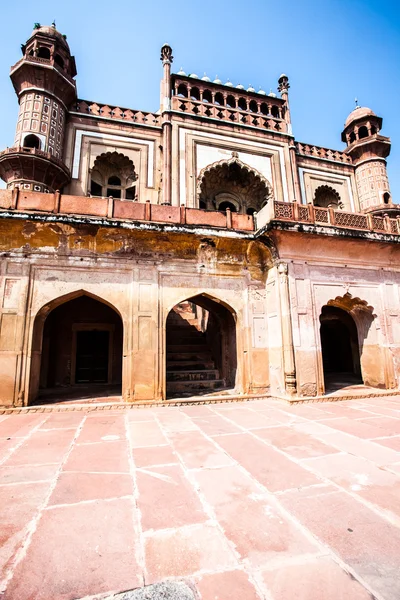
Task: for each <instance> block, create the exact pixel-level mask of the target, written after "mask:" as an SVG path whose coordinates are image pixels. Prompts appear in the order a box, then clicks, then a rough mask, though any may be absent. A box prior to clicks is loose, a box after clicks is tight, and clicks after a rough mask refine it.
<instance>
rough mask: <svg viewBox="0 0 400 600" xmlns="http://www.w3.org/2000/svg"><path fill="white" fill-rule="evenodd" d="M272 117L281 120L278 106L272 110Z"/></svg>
mask: <svg viewBox="0 0 400 600" xmlns="http://www.w3.org/2000/svg"><path fill="white" fill-rule="evenodd" d="M271 115H272V116H273V117H274V119H279V108H278V107H277V106H273V107H272V108H271Z"/></svg>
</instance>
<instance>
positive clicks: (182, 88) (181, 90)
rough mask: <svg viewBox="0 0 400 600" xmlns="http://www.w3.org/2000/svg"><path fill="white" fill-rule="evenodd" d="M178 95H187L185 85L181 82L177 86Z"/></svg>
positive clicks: (184, 96) (183, 96)
mask: <svg viewBox="0 0 400 600" xmlns="http://www.w3.org/2000/svg"><path fill="white" fill-rule="evenodd" d="M178 96H181V97H182V98H187V97H188V90H187V87H186V85H184V84H183V83H181V85H180V86H179V87H178Z"/></svg>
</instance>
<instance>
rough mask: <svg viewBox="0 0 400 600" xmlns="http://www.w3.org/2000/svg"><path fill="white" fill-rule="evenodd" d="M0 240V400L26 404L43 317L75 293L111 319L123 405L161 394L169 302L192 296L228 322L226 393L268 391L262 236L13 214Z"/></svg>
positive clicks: (35, 375) (36, 369) (266, 258)
mask: <svg viewBox="0 0 400 600" xmlns="http://www.w3.org/2000/svg"><path fill="white" fill-rule="evenodd" d="M0 240H1V242H0V252H1V288H0V290H1V291H0V303H1V306H2V320H1V327H0V377H1V380H2V386H1V390H0V402H1V403H2V404H12V403H14V404H23V403H25V404H26V403H28V402H31V401H33V399H34V397H35V396H36V394H37V390H38V386H39V377H40V363H41V350H42V346H41V334H40V332H41V330H42V328H43V325H44V322H45V319H46V317H47V315H48V314H49V313H50V312H51V310H53V309H54V308H55V307H57V306H60V305H61V304H63V303H65V302H67V301H68V300H71V299H73V298H77V297H79V296H80V295H82V294H85V295H88V296H91V297H92V298H94V299H97V300H100V301H101V302H103V303H105V304H107V305H109V306H110V307H112V308H113V309H114V310H115V311H117V313H118V314H119V315H120V316H121V319H122V321H123V332H124V334H123V335H124V340H123V366H122V373H123V375H122V394H123V397H124V399H125V400H126V401H134V400H144V399H146V400H147V399H149V400H150V399H161V398H164V397H165V324H166V319H167V316H168V313H169V311H170V310H171V308H173V307H174V306H175V305H176V304H178V303H179V302H181V301H183V300H186V299H188V298H190V297H192V296H196V295H199V294H202V295H205V296H207V298H209V299H211V300H213V301H215V302H217V303H222V304H223V305H224V306H226V307H227V308H228V310H229V311H230V312H231V314H232V315H233V317H234V319H235V322H236V336H237V339H236V345H237V357H238V360H237V375H236V385H235V391H236V392H238V393H240V392H250V391H264V390H266V389H267V388H268V386H269V378H268V336H267V328H266V318H265V278H266V273H267V270H268V267H269V265H270V253H269V250H268V249H267V248H266V247H265V246H264V244H263V243H262V242H255V241H249V240H247V239H240V236H238V235H235V236H232V237H231V238H229V237H227V236H223V237H222V235H221V237H218V236H217V234H216V235H215V237H207V238H203V237H201V236H198V235H194V234H180V233H174V234H171V233H168V234H167V233H165V232H162V231H161V230H160V231H159V232H156V233H155V232H147V231H146V230H145V229H144V230H143V231H126V230H121V229H117V228H105V227H99V226H95V225H84V224H82V225H75V226H72V225H67V224H62V223H53V224H49V223H33V222H28V221H23V220H21V221H19V220H16V219H9V220H5V219H2V220H0ZM38 323H39V324H40V326H39V327H38V326H37V324H38ZM37 332H39V334H37Z"/></svg>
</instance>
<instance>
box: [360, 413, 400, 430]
mask: <svg viewBox="0 0 400 600" xmlns="http://www.w3.org/2000/svg"><path fill="white" fill-rule="evenodd" d="M358 422H360V423H361V422H362V423H365V424H366V425H368V424H373V425H374V427H379V429H381V430H382V434H381V435H399V434H400V415H399V417H398V418H397V419H396V418H395V417H384V416H374V417H369V418H367V419H365V418H364V419H360V420H359V421H358Z"/></svg>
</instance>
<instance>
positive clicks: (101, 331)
mask: <svg viewBox="0 0 400 600" xmlns="http://www.w3.org/2000/svg"><path fill="white" fill-rule="evenodd" d="M123 335H124V327H123V320H122V316H121V313H120V311H119V310H118V309H117V308H116V307H115V306H114V305H113V304H112V303H110V302H109V301H107V300H105V299H104V298H101V297H99V296H97V295H96V294H93V293H91V292H89V291H87V290H85V289H79V290H76V291H74V292H70V293H68V294H64V295H62V296H58V297H56V298H53V299H51V300H49V301H48V302H47V303H46V304H44V305H43V306H42V307H41V308H40V309H39V310H38V311H37V313H36V315H35V317H34V320H33V328H32V339H31V344H30V347H31V365H30V381H29V395H28V402H32V401H33V400H35V398H36V397H37V395H38V393H39V388H43V389H45V388H47V389H49V388H57V389H59V386H62V388H63V389H65V388H69V387H71V386H74V385H76V384H85V385H89V386H93V385H98V384H103V385H114V386H116V388H117V389H118V388H119V386H120V385H121V383H122V362H123ZM117 393H118V391H117Z"/></svg>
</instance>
